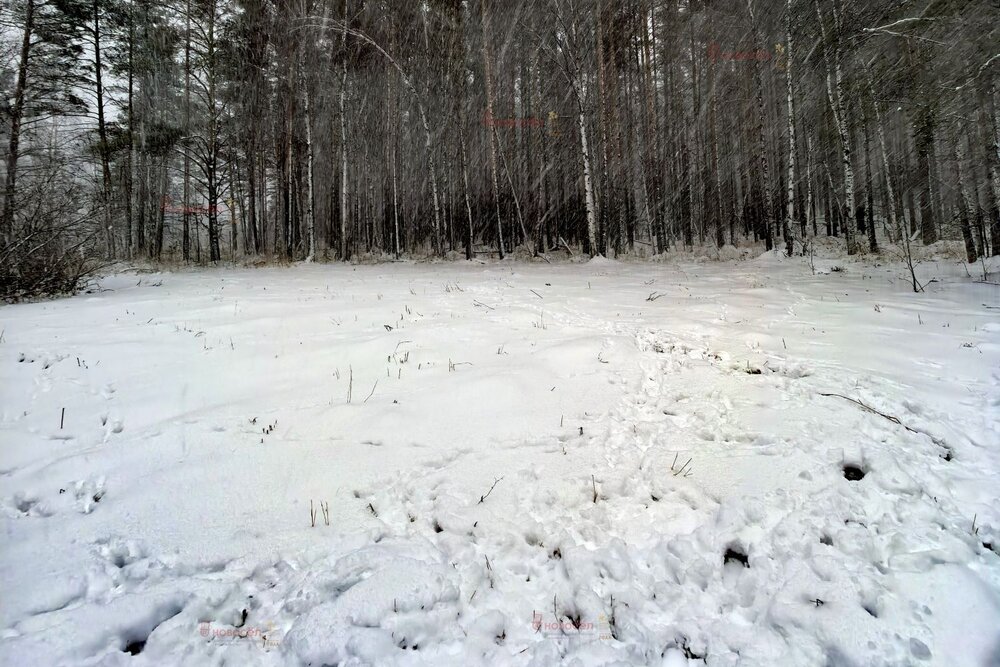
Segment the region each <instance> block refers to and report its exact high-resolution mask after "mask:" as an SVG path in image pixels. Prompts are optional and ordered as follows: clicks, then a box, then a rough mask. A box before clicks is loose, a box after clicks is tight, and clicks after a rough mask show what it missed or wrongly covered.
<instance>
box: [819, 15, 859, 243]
mask: <svg viewBox="0 0 1000 667" xmlns="http://www.w3.org/2000/svg"><path fill="white" fill-rule="evenodd" d="M815 2H816V18H817V20H818V21H819V29H820V37H821V39H822V40H823V44H824V47H823V56H824V59H825V61H826V91H827V96H828V97H829V99H830V107H831V109H832V111H833V120H834V124H836V126H837V134H838V136H839V138H840V156H841V161H842V163H843V168H844V199H845V200H846V201H845V207H846V209H847V210H846V211H845V212H844V216H843V219H844V237H845V238H846V240H847V254H849V255H854V254H856V253H857V252H858V242H857V221H856V220H855V218H854V166H853V160H852V158H851V135H850V132H849V131H848V127H847V112H846V109H845V107H844V82H843V72H842V70H841V66H840V46H839V44H837V45H834V47H833V64H832V65H831V63H830V54H829V49H828V48H827V47H826V46H825V45H826V44H827V43H828V42H827V34H826V27H825V26H824V23H823V13H822V11H821V10H820V5H819V0H815ZM833 14H834V30H836V31H838V33H839V31H840V21H839V19H838V16H837V10H836V7H834V10H833Z"/></svg>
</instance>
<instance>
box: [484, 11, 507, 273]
mask: <svg viewBox="0 0 1000 667" xmlns="http://www.w3.org/2000/svg"><path fill="white" fill-rule="evenodd" d="M480 8H481V17H480V18H481V19H482V24H483V68H484V70H485V72H484V73H485V77H486V80H485V81H484V85H485V86H486V118H485V120H484V122H485V123H486V124H487V125H488V127H487V132H486V133H487V134H488V135H489V146H490V178H491V179H492V185H493V205H494V207H495V209H496V215H497V250H498V252H499V256H500V259H503V224H502V223H501V219H500V183H499V180H498V176H497V170H498V168H497V150H496V141H495V139H494V136H493V123H494V117H493V65H492V60H491V59H490V47H489V34H490V32H489V15H488V13H487V9H486V0H481V3H480Z"/></svg>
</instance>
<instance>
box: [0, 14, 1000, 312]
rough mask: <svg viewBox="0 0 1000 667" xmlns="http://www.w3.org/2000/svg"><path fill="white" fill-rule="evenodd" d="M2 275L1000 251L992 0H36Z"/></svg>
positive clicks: (7, 74)
mask: <svg viewBox="0 0 1000 667" xmlns="http://www.w3.org/2000/svg"><path fill="white" fill-rule="evenodd" d="M2 36H3V40H2V64H0V67H2V69H0V86H2V87H3V91H4V95H3V97H4V103H3V107H2V118H0V135H2V136H0V145H2V146H3V147H4V151H5V158H4V160H3V169H4V191H3V201H2V213H0V237H2V238H0V292H2V294H3V295H4V296H5V297H6V298H19V297H23V296H30V295H35V294H44V293H51V292H61V291H67V290H68V291H72V290H73V289H74V288H75V287H76V286H77V285H78V284H79V282H80V280H81V279H82V278H83V277H84V276H86V275H88V274H89V273H91V272H92V271H94V270H97V269H98V268H99V267H101V266H107V265H108V264H109V263H113V262H115V261H119V260H127V261H131V262H139V261H142V262H153V263H159V262H163V263H179V262H183V263H193V264H210V263H217V262H232V261H236V262H245V261H249V262H253V263H257V262H270V261H282V262H284V261H298V260H317V261H318V260H341V261H348V260H352V261H359V260H364V259H368V260H371V261H376V260H381V259H385V260H390V259H393V258H400V257H428V256H442V257H445V256H454V257H455V258H456V259H459V258H463V257H464V258H466V259H471V258H473V257H477V256H479V257H495V258H503V257H505V256H508V255H517V254H520V255H521V256H523V257H525V258H529V257H533V256H541V257H546V256H547V255H549V254H553V253H558V254H559V256H567V255H575V254H586V255H590V256H595V255H604V256H611V257H616V256H624V255H635V256H640V257H642V256H653V255H658V254H662V253H666V252H668V251H672V250H685V249H691V248H695V247H702V246H703V247H717V248H722V247H723V246H725V245H733V246H745V245H748V244H754V243H757V244H762V245H763V246H764V247H765V248H766V249H772V248H777V249H780V250H781V251H782V252H785V253H787V254H789V255H792V254H807V253H809V252H810V247H811V244H812V242H813V239H815V238H816V237H837V238H839V239H841V242H842V244H843V249H844V251H845V252H846V253H849V254H855V253H865V252H877V251H878V250H879V245H880V243H881V244H883V245H884V244H889V245H891V246H892V248H893V249H894V252H895V253H896V254H897V255H898V254H900V253H903V254H905V255H907V256H909V252H910V245H911V244H914V243H916V244H924V245H926V244H932V243H934V242H936V241H938V240H940V239H944V240H957V241H960V242H961V243H962V244H963V248H964V252H965V256H966V259H967V260H968V261H969V262H975V261H976V260H977V258H979V257H983V256H990V255H994V254H997V253H1000V209H998V200H1000V145H998V136H1000V115H998V100H997V81H998V79H1000V53H997V44H1000V5H998V4H997V2H996V1H995V0H921V1H920V2H913V1H910V0H905V1H904V0H878V1H876V2H861V1H859V0H770V1H764V0H745V1H744V0H621V1H615V0H535V1H528V0H504V1H497V0H425V1H422V2H404V1H402V0H397V1H393V2H385V1H373V0H298V1H295V2H276V1H272V0H166V1H165V2H150V1H149V0H12V1H11V2H7V3H5V4H4V7H3V18H2Z"/></svg>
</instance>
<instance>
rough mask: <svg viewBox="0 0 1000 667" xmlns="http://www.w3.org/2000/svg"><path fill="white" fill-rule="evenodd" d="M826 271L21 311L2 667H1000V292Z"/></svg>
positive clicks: (361, 282)
mask: <svg viewBox="0 0 1000 667" xmlns="http://www.w3.org/2000/svg"><path fill="white" fill-rule="evenodd" d="M817 268H819V271H818V272H817V274H815V275H814V274H813V273H812V271H811V270H810V268H809V267H808V266H806V265H805V264H803V263H802V261H779V260H778V259H777V258H775V257H774V256H771V257H768V258H764V259H760V260H754V261H749V262H731V263H702V264H699V263H693V262H688V263H679V262H671V263H665V264H657V265H650V264H639V265H637V264H621V263H617V262H607V261H605V262H598V263H589V264H583V263H580V264H571V265H558V264H554V265H552V266H548V265H546V266H536V265H524V264H520V265H519V264H513V265H511V264H502V263H501V264H490V265H485V266H473V267H470V266H468V265H461V264H431V265H426V264H425V265H408V264H397V265H393V266H367V267H350V266H324V265H309V266H297V267H292V268H277V269H261V270H236V269H230V270H217V271H202V272H190V273H183V272H182V273H173V274H162V275H156V276H150V275H143V276H138V277H137V276H135V275H121V276H114V277H110V278H107V279H105V280H104V281H103V284H102V287H103V290H102V291H99V292H95V293H92V294H85V295H80V296H78V297H75V298H71V299H64V300H59V301H53V302H47V303H36V304H26V305H17V306H7V307H3V308H0V328H2V329H3V331H4V333H3V337H2V339H0V340H2V342H0V373H2V375H0V377H2V382H0V419H2V421H0V453H2V459H0V508H2V516H3V525H4V539H3V542H2V545H0V582H2V588H3V599H2V603H0V633H2V634H0V664H3V665H11V666H21V665H126V664H129V665H130V664H136V665H143V664H144V665H185V666H186V665H316V666H318V665H334V664H348V665H362V664H379V665H384V664H397V665H476V664H483V665H485V664H501V665H505V664H510V665H555V664H567V665H569V664H573V665H599V664H612V663H614V664H636V665H658V664H667V665H682V664H702V663H703V662H704V663H707V664H710V665H855V664H856V665H924V664H927V665H990V664H992V665H996V664H1000V556H998V555H997V553H996V551H997V549H998V543H1000V528H998V527H1000V503H998V494H1000V309H998V306H1000V298H998V291H997V288H996V287H992V286H989V285H983V284H977V283H974V282H972V281H970V280H969V279H968V278H966V277H964V276H965V271H964V269H962V268H960V270H956V269H955V266H954V265H946V264H944V263H937V264H933V265H924V266H923V267H922V269H921V270H922V271H923V272H925V273H927V274H928V275H926V276H925V277H929V275H930V273H934V275H938V276H939V277H941V278H942V279H941V281H940V282H936V283H932V284H930V285H929V286H928V291H927V293H925V294H920V295H914V294H912V293H911V292H909V291H908V287H907V285H906V284H905V282H904V281H903V280H902V279H901V278H900V276H901V271H900V268H899V267H898V266H889V267H881V268H875V267H872V266H865V265H863V264H853V263H852V264H848V265H846V267H845V268H846V270H845V271H839V272H830V271H829V269H830V263H827V265H826V266H823V267H817ZM928 272H929V273H928ZM935 272H936V273H935ZM948 275H951V276H952V277H950V278H949V277H947V276H948ZM959 276H961V277H959ZM137 283H138V284H137ZM349 392H350V396H351V400H350V402H348V394H349ZM821 393H830V394H840V395H841V396H821V395H820V394H821ZM845 397H846V398H845ZM848 398H850V399H854V400H857V401H860V402H861V403H863V404H864V405H866V406H868V407H869V408H871V410H869V409H866V408H864V407H862V406H861V405H859V404H857V403H854V402H851V401H850V400H847V399H848ZM63 408H65V415H64V416H63V413H62V409H63ZM873 410H874V411H878V412H881V413H883V415H886V416H891V417H894V418H895V419H897V420H898V421H899V422H900V423H896V422H895V421H893V420H890V419H888V418H887V417H886V416H883V415H880V414H877V413H876V412H873ZM61 420H62V421H63V424H62V426H61V427H60V421H61ZM845 466H848V467H851V468H853V469H855V471H854V472H855V474H854V475H853V476H855V477H856V476H857V475H863V476H862V477H861V479H857V480H856V481H851V480H849V479H847V478H846V477H845ZM497 480H499V481H497ZM491 487H492V491H490V489H491ZM481 498H482V502H480V499H481ZM310 501H312V503H313V509H314V511H315V513H316V519H315V523H316V525H315V527H312V526H311V525H310V524H311V518H310ZM326 503H328V507H329V510H328V517H329V525H327V520H326V518H325V516H324V512H323V510H322V509H321V508H322V507H324V506H325V504H326Z"/></svg>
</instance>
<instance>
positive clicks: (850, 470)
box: [844, 463, 865, 482]
mask: <svg viewBox="0 0 1000 667" xmlns="http://www.w3.org/2000/svg"><path fill="white" fill-rule="evenodd" d="M864 477H865V471H864V470H863V469H861V468H859V467H858V466H856V465H854V464H852V463H845V464H844V479H846V480H847V481H848V482H857V481H860V480H862V479H864Z"/></svg>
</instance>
